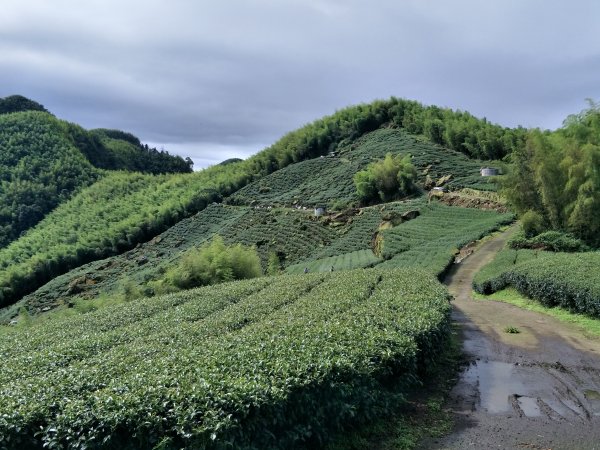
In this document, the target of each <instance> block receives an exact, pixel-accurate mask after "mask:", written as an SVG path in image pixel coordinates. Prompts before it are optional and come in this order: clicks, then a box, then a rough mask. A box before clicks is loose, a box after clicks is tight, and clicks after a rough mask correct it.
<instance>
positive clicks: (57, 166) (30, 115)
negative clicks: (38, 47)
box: [0, 111, 100, 248]
mask: <svg viewBox="0 0 600 450" xmlns="http://www.w3.org/2000/svg"><path fill="white" fill-rule="evenodd" d="M99 175H100V174H99V172H98V171H97V170H96V169H94V167H93V166H92V165H91V164H90V163H89V162H88V161H87V160H86V159H85V158H84V157H83V155H82V154H81V153H80V152H79V151H78V150H77V148H76V147H75V146H74V145H72V143H71V142H70V140H69V139H68V137H67V136H65V135H64V133H63V132H62V124H61V122H60V121H59V120H57V119H56V118H54V117H53V116H51V115H50V114H48V113H45V112H39V111H29V112H20V113H14V114H5V115H0V248H1V247H4V246H6V245H7V244H8V243H9V242H11V241H13V240H14V239H16V238H18V237H19V236H20V235H21V233H23V232H25V231H26V230H28V229H29V228H31V227H32V226H34V225H35V224H37V223H38V222H39V221H40V220H42V219H43V218H44V216H45V215H46V214H47V213H48V212H49V211H51V210H52V209H54V208H55V207H56V206H57V205H59V204H60V203H61V202H64V201H65V200H67V199H68V198H69V197H70V196H71V195H72V194H73V193H74V192H76V191H77V190H79V189H80V188H81V187H83V186H88V185H90V184H91V183H93V182H94V181H95V180H96V179H98V177H99Z"/></svg>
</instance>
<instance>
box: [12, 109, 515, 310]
mask: <svg viewBox="0 0 600 450" xmlns="http://www.w3.org/2000/svg"><path fill="white" fill-rule="evenodd" d="M23 114H25V115H27V114H46V116H45V118H44V120H54V121H56V119H54V118H53V117H52V116H51V115H49V114H47V113H42V112H36V113H34V112H25V113H15V114H8V115H5V116H0V117H5V118H9V119H7V120H11V119H10V117H13V118H15V117H17V118H18V117H19V116H20V115H23ZM433 117H439V118H440V119H439V120H441V118H443V119H444V120H445V121H447V131H446V132H445V134H444V135H447V136H448V137H452V138H453V140H452V146H454V147H457V148H458V149H459V150H461V151H463V152H465V153H468V154H470V155H475V154H477V155H480V156H483V157H491V156H496V153H497V152H500V153H501V154H504V153H505V152H507V151H509V149H510V148H511V146H513V145H517V144H518V142H519V133H518V132H515V131H513V130H508V129H504V128H501V127H498V126H495V125H491V124H489V123H487V122H486V121H485V120H478V119H475V118H473V117H472V116H470V115H469V114H467V113H461V112H453V111H450V110H443V109H439V108H435V107H425V106H422V105H420V104H419V103H417V102H410V101H407V100H399V99H395V98H392V99H390V100H388V101H377V102H373V103H371V104H369V105H358V106H354V107H349V108H346V109H344V110H341V111H338V112H336V113H335V114H333V115H331V116H328V117H324V118H323V119H319V120H317V121H315V122H313V123H312V124H309V125H306V126H305V127H303V128H301V129H299V130H297V131H294V132H291V133H288V134H287V135H285V136H284V137H283V138H281V139H280V140H279V141H278V142H276V143H275V144H273V145H272V146H270V147H268V148H267V149H265V150H264V151H262V152H259V153H258V154H256V155H255V156H253V157H251V158H249V159H248V160H246V161H242V162H232V163H231V164H226V165H223V166H216V167H213V168H209V169H207V170H204V171H202V172H200V173H199V174H189V175H187V176H184V177H177V176H175V177H172V178H169V179H170V180H171V181H165V179H162V178H161V177H156V178H152V177H150V178H144V177H143V176H142V177H141V178H140V177H139V175H131V177H132V178H131V181H129V182H128V181H127V176H125V175H118V174H113V175H106V179H105V180H104V181H103V180H101V181H100V182H99V184H98V186H90V187H89V188H87V189H85V190H83V191H82V192H81V193H80V194H79V196H81V198H77V197H76V198H73V199H72V201H71V202H68V203H63V204H62V205H61V206H60V207H59V208H56V209H55V210H54V211H53V212H52V213H51V214H49V215H48V216H47V217H46V219H45V220H44V221H43V222H41V223H39V224H38V225H37V226H36V227H35V228H34V229H32V230H31V231H30V232H29V233H27V234H26V235H24V236H22V237H21V238H20V239H18V240H17V241H15V242H13V243H12V244H11V245H10V246H9V247H7V248H5V249H1V250H0V264H1V268H2V272H1V273H0V305H2V306H6V305H9V304H12V303H14V302H15V301H16V300H18V299H19V298H20V297H21V296H22V295H24V294H26V293H28V292H31V291H33V290H34V289H36V288H37V287H39V286H41V285H42V284H44V283H45V282H47V281H49V280H50V279H51V278H53V277H55V276H57V275H59V274H61V273H65V272H66V271H68V270H69V269H71V268H73V267H77V266H79V265H81V264H82V263H85V262H88V261H90V260H92V259H98V258H102V257H106V256H108V255H110V254H114V253H117V252H122V251H124V250H126V249H127V248H131V247H133V246H135V245H136V244H138V243H140V242H143V241H144V240H146V239H148V238H149V237H151V236H152V235H154V234H157V233H159V232H160V231H162V230H164V229H165V228H167V227H168V226H170V225H172V224H173V223H175V222H176V221H178V220H181V219H182V218H184V217H185V216H189V215H191V214H193V213H195V212H196V211H198V210H200V209H202V208H204V207H205V206H206V204H208V203H210V202H211V201H215V200H217V201H218V200H219V199H221V198H222V197H225V196H227V195H230V194H232V193H233V192H235V191H236V190H238V189H239V188H241V187H242V186H244V185H245V184H247V183H248V182H249V181H252V180H259V179H261V178H262V177H264V176H265V175H267V174H269V173H271V172H274V171H275V170H277V169H281V168H284V167H286V166H287V165H289V164H291V163H293V162H297V161H303V160H305V159H307V158H310V157H317V156H320V155H325V154H327V153H328V152H329V151H330V150H331V149H335V148H336V147H337V146H338V145H342V144H343V145H346V144H350V145H351V143H352V141H353V140H354V139H356V138H358V137H360V136H361V135H363V134H364V133H366V132H369V131H373V130H375V129H377V128H379V127H381V126H384V125H385V126H389V127H400V128H404V129H406V130H407V131H411V132H417V133H425V134H427V133H426V131H427V130H428V129H429V128H428V127H429V126H428V125H427V124H428V123H429V121H431V120H434V119H432V118H433ZM13 120H14V119H13ZM59 124H60V125H61V126H62V127H63V128H64V129H65V130H66V133H67V134H68V135H69V136H70V137H71V139H72V142H73V143H74V144H73V145H75V146H76V147H77V148H80V149H82V152H83V153H84V154H85V155H88V157H89V158H90V160H93V158H92V157H91V156H90V155H96V156H97V157H98V158H99V159H98V161H99V160H102V161H104V160H105V158H104V157H102V158H100V157H99V156H98V155H100V156H101V154H99V153H97V152H96V153H95V149H97V148H99V147H97V146H96V144H98V142H102V140H103V139H104V141H105V142H108V141H110V140H111V139H120V140H121V141H122V142H125V143H129V144H132V145H137V144H135V143H134V141H135V138H133V139H132V137H131V136H130V135H127V134H126V133H122V132H114V131H110V130H98V131H97V132H85V130H83V129H81V128H80V127H77V126H75V125H72V124H67V123H65V122H60V123H59ZM459 128H460V129H461V130H462V132H461V133H458V134H456V133H454V131H452V130H455V129H456V130H458V129H459ZM456 130H455V131H456ZM457 136H458V137H457ZM486 136H487V137H486ZM94 137H95V138H94ZM484 137H486V139H487V140H485V142H484ZM398 139H403V138H400V137H398ZM440 139H441V138H440ZM438 140H439V139H438ZM449 142H450V141H449ZM489 142H494V143H495V144H494V145H491V146H490V144H489ZM344 143H345V144H344ZM479 144H481V145H482V146H483V147H481V148H480V149H478V147H477V145H479ZM123 145H125V146H126V145H127V144H123ZM376 146H377V145H376ZM387 146H388V144H386V143H385V142H382V143H380V144H379V148H380V149H381V151H382V152H383V151H384V148H385V147H387ZM109 147H110V145H109ZM102 148H104V147H102ZM364 151H365V153H364V154H363V158H364V160H363V163H364V164H363V165H364V166H366V164H368V162H370V158H369V156H368V155H367V154H366V152H367V151H368V149H364ZM387 151H389V148H388V149H387V150H386V151H385V152H384V153H383V154H384V155H385V153H386V152H387ZM440 151H441V152H442V153H443V155H444V156H446V155H447V154H448V152H447V151H445V152H444V151H442V150H440ZM423 153H424V154H425V153H426V152H423ZM416 157H417V156H416V155H415V158H416ZM424 158H425V159H429V158H430V155H425V156H424ZM319 159H320V158H319ZM323 159H325V158H323ZM98 161H96V163H97V164H99V165H101V163H100V162H98ZM443 161H444V158H443V157H440V159H439V164H444V162H443ZM465 161H468V159H466V158H465ZM434 162H435V161H434ZM450 164H451V163H450ZM476 164H478V163H475V165H476ZM344 173H345V174H346V175H347V174H348V173H352V174H353V173H354V172H352V171H348V170H345V171H344ZM142 179H144V180H146V181H140V180H142ZM150 180H153V181H150ZM348 183H349V184H350V185H351V184H352V177H351V176H350V178H349V179H348ZM171 184H173V185H176V187H175V188H174V189H168V188H167V187H168V186H170V185H171ZM128 185H131V186H128ZM134 191H135V192H134ZM349 195H350V194H349ZM331 198H333V197H331ZM159 200H160V203H157V202H158V201H159ZM134 209H135V212H133V210H134Z"/></svg>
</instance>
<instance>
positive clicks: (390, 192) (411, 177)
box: [354, 153, 417, 203]
mask: <svg viewBox="0 0 600 450" xmlns="http://www.w3.org/2000/svg"><path fill="white" fill-rule="evenodd" d="M416 178H417V171H416V169H415V167H414V166H413V165H412V163H411V158H410V155H406V156H402V155H396V156H393V155H392V154H391V153H388V154H386V155H385V158H384V159H383V160H381V161H376V162H374V163H371V164H369V166H368V167H367V168H366V169H365V170H361V171H360V172H357V173H356V175H354V184H355V186H356V192H357V193H358V196H359V198H360V200H361V201H362V202H363V203H371V202H374V201H377V200H378V199H379V200H381V201H384V202H387V201H391V200H394V199H397V198H400V197H403V196H405V195H407V194H410V193H412V192H414V191H415V184H414V182H415V180H416Z"/></svg>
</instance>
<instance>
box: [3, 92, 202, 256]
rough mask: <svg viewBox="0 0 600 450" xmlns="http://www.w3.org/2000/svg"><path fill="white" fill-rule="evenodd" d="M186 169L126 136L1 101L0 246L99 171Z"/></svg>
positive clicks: (19, 101) (20, 102) (16, 101)
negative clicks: (90, 127) (84, 127)
mask: <svg viewBox="0 0 600 450" xmlns="http://www.w3.org/2000/svg"><path fill="white" fill-rule="evenodd" d="M191 165H192V163H191V160H184V159H183V158H181V157H179V156H172V155H169V154H168V153H167V152H164V151H162V152H159V151H157V150H156V149H152V148H149V147H148V146H147V145H142V143H141V142H140V141H139V139H138V138H136V137H135V136H133V135H131V134H129V133H125V132H122V131H117V130H93V131H87V130H84V129H83V128H82V127H80V126H78V125H75V124H72V123H69V122H66V121H62V120H59V119H57V118H56V117H54V116H53V115H52V114H51V113H49V112H48V111H46V109H45V108H44V107H43V106H42V105H40V104H39V103H36V102H34V101H32V100H29V99H27V98H25V97H21V96H11V97H6V98H3V99H0V247H3V246H5V245H7V244H8V243H9V242H11V241H13V240H15V239H16V238H18V237H19V236H20V235H21V234H22V233H23V232H24V231H26V230H28V229H29V228H31V227H32V226H34V225H35V224H37V223H38V222H39V221H40V220H42V219H43V218H44V216H45V215H46V214H47V213H48V212H49V211H51V210H52V209H54V208H55V207H56V206H57V205H59V204H60V203H62V202H64V201H65V200H66V199H68V198H70V197H71V196H72V195H73V193H74V192H76V191H78V190H79V189H81V188H82V187H85V186H89V185H90V184H92V183H93V182H94V181H96V180H98V179H99V178H100V177H102V176H103V171H102V170H101V169H108V170H128V171H137V172H145V173H153V174H158V173H173V172H191V170H192V169H191Z"/></svg>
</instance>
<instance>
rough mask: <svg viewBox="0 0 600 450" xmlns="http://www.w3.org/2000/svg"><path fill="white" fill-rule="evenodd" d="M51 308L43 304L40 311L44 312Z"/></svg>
mask: <svg viewBox="0 0 600 450" xmlns="http://www.w3.org/2000/svg"><path fill="white" fill-rule="evenodd" d="M51 309H52V308H50V307H49V306H44V307H43V308H42V312H46V311H50V310H51Z"/></svg>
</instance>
